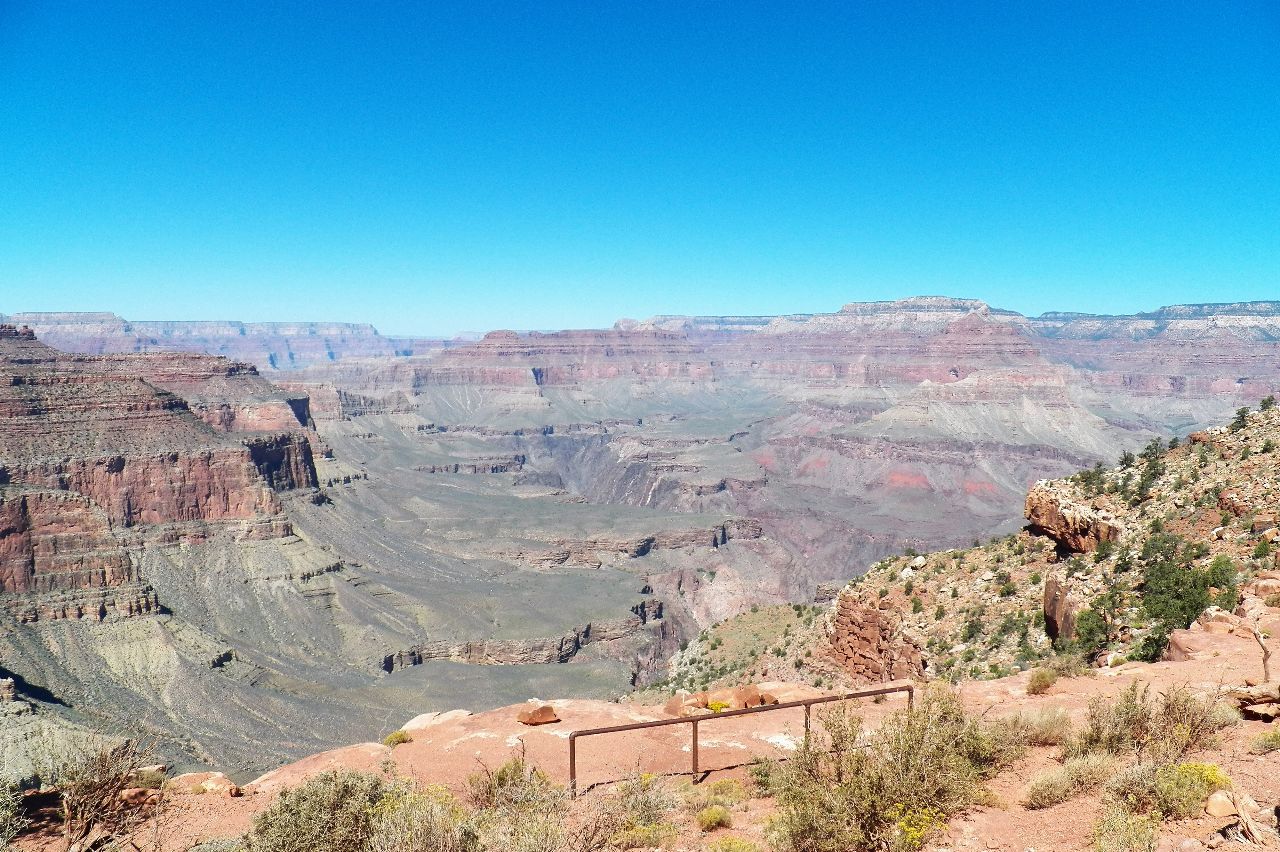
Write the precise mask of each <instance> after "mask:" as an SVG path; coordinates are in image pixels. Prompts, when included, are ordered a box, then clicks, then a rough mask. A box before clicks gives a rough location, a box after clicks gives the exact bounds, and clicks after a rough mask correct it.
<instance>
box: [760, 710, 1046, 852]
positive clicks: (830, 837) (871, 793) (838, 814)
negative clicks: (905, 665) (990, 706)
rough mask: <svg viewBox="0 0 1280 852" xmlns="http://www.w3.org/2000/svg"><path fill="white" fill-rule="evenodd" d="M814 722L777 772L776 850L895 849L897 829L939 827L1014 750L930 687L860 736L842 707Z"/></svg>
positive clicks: (1005, 730)
mask: <svg viewBox="0 0 1280 852" xmlns="http://www.w3.org/2000/svg"><path fill="white" fill-rule="evenodd" d="M819 719H820V723H821V724H820V728H821V731H820V732H818V733H815V735H814V736H813V737H811V738H809V739H807V740H806V741H805V742H804V743H803V744H802V746H801V748H800V749H798V750H797V751H796V753H795V754H794V755H793V757H792V759H791V760H790V761H789V762H788V763H787V764H786V765H785V766H783V767H782V768H781V769H780V770H779V775H780V776H781V777H780V779H779V783H778V784H777V785H776V789H777V794H776V795H777V804H778V811H777V818H776V820H775V822H774V831H773V833H774V836H775V839H776V842H777V844H778V846H779V848H781V849H789V850H794V852H844V850H847V849H850V848H856V849H863V848H879V847H885V846H887V847H891V848H892V846H893V845H895V844H897V845H898V846H899V848H901V844H902V842H903V835H904V826H906V827H915V828H919V827H921V826H927V825H932V824H933V822H932V820H925V819H924V816H925V815H936V818H937V819H938V820H942V819H945V818H946V817H947V816H948V815H950V814H953V813H955V812H956V811H958V810H960V809H961V808H963V807H965V806H966V805H968V804H970V803H972V802H973V801H974V800H975V799H976V798H977V797H978V795H979V791H980V789H981V782H982V780H983V779H985V778H987V777H989V776H990V775H991V774H993V773H994V772H995V771H997V770H998V769H1000V768H1002V767H1004V766H1006V765H1008V764H1009V763H1010V762H1011V761H1012V760H1014V759H1016V757H1017V756H1018V755H1019V754H1020V753H1021V748H1022V746H1021V744H1020V743H1019V742H1018V741H1017V740H1018V738H1017V731H1016V729H1015V727H1014V726H1013V725H1011V724H1009V723H1007V722H1003V723H996V724H983V723H981V722H979V721H977V720H975V719H973V718H971V717H970V716H968V715H967V714H966V713H965V712H964V711H963V709H962V708H961V706H960V703H959V700H958V699H957V697H956V695H955V693H954V692H952V691H950V690H948V689H946V688H943V687H941V686H937V685H935V686H933V687H931V688H930V689H928V690H926V691H924V692H923V693H921V694H920V695H918V696H917V701H916V706H915V708H914V709H912V710H902V711H898V712H896V713H894V714H892V715H891V716H889V717H888V718H887V719H886V720H885V722H884V723H883V724H882V725H881V726H880V727H879V728H878V729H877V730H876V731H874V732H872V733H870V734H868V735H866V736H864V733H863V730H862V725H861V720H860V719H859V718H858V717H857V716H856V715H854V714H852V713H851V712H850V711H849V710H848V709H847V708H844V707H837V708H834V709H831V710H827V711H825V712H823V713H822V714H821V715H820V717H819ZM864 746H865V747H864ZM903 820H906V823H903V824H900V823H902V821H903Z"/></svg>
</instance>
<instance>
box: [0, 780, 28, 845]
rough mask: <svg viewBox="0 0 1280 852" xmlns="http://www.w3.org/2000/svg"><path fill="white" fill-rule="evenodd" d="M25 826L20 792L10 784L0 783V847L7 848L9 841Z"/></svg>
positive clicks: (25, 820) (25, 821) (25, 819)
mask: <svg viewBox="0 0 1280 852" xmlns="http://www.w3.org/2000/svg"><path fill="white" fill-rule="evenodd" d="M26 827H27V818H26V817H25V816H23V813H22V793H21V792H19V790H18V788H17V787H15V786H13V785H12V784H5V783H0V849H8V848H9V842H10V841H11V840H13V839H14V838H15V837H17V836H18V835H19V834H21V833H22V831H23V829H25V828H26Z"/></svg>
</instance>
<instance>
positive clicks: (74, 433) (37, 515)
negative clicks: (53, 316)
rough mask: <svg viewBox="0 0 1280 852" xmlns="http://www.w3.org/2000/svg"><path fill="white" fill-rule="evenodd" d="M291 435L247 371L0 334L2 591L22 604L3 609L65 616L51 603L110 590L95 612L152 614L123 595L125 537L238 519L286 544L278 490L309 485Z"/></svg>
mask: <svg viewBox="0 0 1280 852" xmlns="http://www.w3.org/2000/svg"><path fill="white" fill-rule="evenodd" d="M153 382H154V383H153ZM162 386H167V387H168V388H170V389H186V390H187V391H189V392H191V393H192V394H193V395H195V394H200V395H202V396H203V398H204V399H206V400H211V399H218V398H221V399H223V400H228V401H230V400H234V403H235V405H236V406H239V407H240V408H241V409H242V410H244V411H250V412H256V413H255V414H252V415H250V416H248V417H245V418H241V420H240V422H241V425H244V424H245V423H246V422H258V423H270V424H272V425H276V426H281V427H289V426H291V427H292V428H293V429H294V431H290V432H283V433H280V434H273V435H254V436H252V437H245V438H243V439H242V438H241V437H239V436H232V435H229V434H226V431H229V429H215V428H213V427H212V426H211V425H210V424H209V423H208V419H207V418H205V417H202V416H200V415H199V414H197V413H196V412H193V411H192V410H191V407H190V406H189V405H188V404H187V402H186V401H185V400H184V399H183V398H182V397H180V396H178V395H177V394H176V393H174V392H173V390H170V389H164V388H163V387H162ZM207 410H208V409H206V412H207ZM286 412H287V416H286V414H285V413H286ZM222 425H223V426H224V427H225V426H226V425H227V424H225V423H224V424H222ZM301 429H302V423H300V422H299V420H298V418H297V416H296V415H295V409H294V408H293V407H291V406H290V405H289V403H288V401H287V399H286V397H284V395H282V394H281V393H279V392H278V391H275V390H274V389H273V388H271V387H270V385H268V384H267V383H266V382H264V381H262V380H261V379H260V378H259V377H258V376H257V373H256V371H255V370H253V368H252V367H248V366H246V365H238V364H232V363H229V362H226V361H224V360H223V359H220V358H212V357H209V356H183V355H173V354H164V355H159V356H141V355H138V356H73V355H66V354H63V353H60V352H57V351H55V350H53V349H50V348H49V347H47V346H45V345H44V344H43V343H41V342H39V341H38V340H36V339H35V336H34V335H33V334H32V333H31V332H30V331H29V330H25V329H17V328H13V327H11V326H0V592H3V593H4V594H5V595H6V596H9V595H13V596H26V599H25V600H20V599H18V598H16V597H15V598H8V597H7V598H6V600H7V605H8V607H9V608H10V609H11V610H15V611H22V612H25V613H28V615H29V614H30V613H31V612H35V613H39V612H41V611H45V612H48V613H55V614H57V613H64V612H67V613H74V612H76V611H78V610H79V609H81V608H82V606H81V603H79V602H77V601H76V600H74V597H75V596H74V595H72V598H71V599H65V600H63V599H60V598H58V596H59V595H62V596H65V595H67V594H69V593H74V592H76V591H78V590H103V589H113V588H119V589H129V591H128V592H127V593H124V595H123V597H121V598H120V600H119V601H118V602H113V601H112V600H109V599H108V598H109V596H108V598H102V596H101V595H99V596H98V598H95V600H96V601H98V602H99V603H101V602H102V601H104V600H105V601H106V604H105V606H106V607H107V609H111V610H119V611H121V612H123V613H125V614H129V613H137V612H147V611H151V610H152V609H154V608H155V599H154V593H152V592H151V591H150V590H149V589H142V590H139V589H136V588H133V587H134V586H137V585H138V583H139V575H138V572H137V570H136V568H135V566H134V560H133V557H132V556H131V555H130V549H129V548H128V547H126V544H127V543H128V542H127V541H126V539H125V538H123V537H121V535H120V531H122V530H129V529H135V528H136V529H137V534H139V535H147V534H148V533H147V530H146V529H145V528H148V527H154V526H158V525H175V524H176V525H188V526H191V525H199V524H205V523H219V522H224V521H239V522H251V525H252V527H253V531H252V534H253V535H257V536H261V535H264V534H267V535H271V534H275V535H282V534H285V533H287V532H288V523H287V520H285V519H284V518H283V516H282V507H281V503H280V499H279V496H278V494H277V492H278V491H283V490H289V489H294V488H308V487H314V486H315V484H316V474H315V468H314V465H313V462H312V458H311V450H310V445H309V442H308V440H307V438H306V436H305V435H304V434H302V432H301V431H300V430H301ZM197 532H198V530H197ZM139 540H140V539H138V537H137V535H131V536H130V537H129V539H128V541H132V542H137V541H139ZM49 595H52V596H53V597H52V598H50V599H49V600H48V601H45V602H41V601H40V600H39V599H40V598H41V596H49ZM117 603H118V605H117ZM99 609H100V607H96V606H90V612H89V614H90V615H93V614H97V613H98V610H99Z"/></svg>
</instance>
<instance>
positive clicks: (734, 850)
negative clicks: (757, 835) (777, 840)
mask: <svg viewBox="0 0 1280 852" xmlns="http://www.w3.org/2000/svg"><path fill="white" fill-rule="evenodd" d="M704 850H705V852H763V850H761V848H760V847H759V846H757V845H756V844H754V843H752V842H751V841H749V840H743V839H742V838H741V837H722V838H720V839H719V840H713V841H711V842H710V843H708V844H707V845H706V846H705V847H704Z"/></svg>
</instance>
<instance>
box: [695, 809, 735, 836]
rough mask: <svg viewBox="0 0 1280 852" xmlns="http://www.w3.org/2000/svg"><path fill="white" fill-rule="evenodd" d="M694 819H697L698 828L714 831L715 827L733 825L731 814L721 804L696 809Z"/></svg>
mask: <svg viewBox="0 0 1280 852" xmlns="http://www.w3.org/2000/svg"><path fill="white" fill-rule="evenodd" d="M694 819H695V820H697V823H698V828H700V829H702V830H703V831H715V830H716V829H717V828H730V827H732V826H733V815H732V814H730V813H729V809H728V808H726V807H724V806H723V805H709V806H707V807H705V808H703V809H702V810H700V811H698V813H697V814H696V815H695V816H694Z"/></svg>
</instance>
